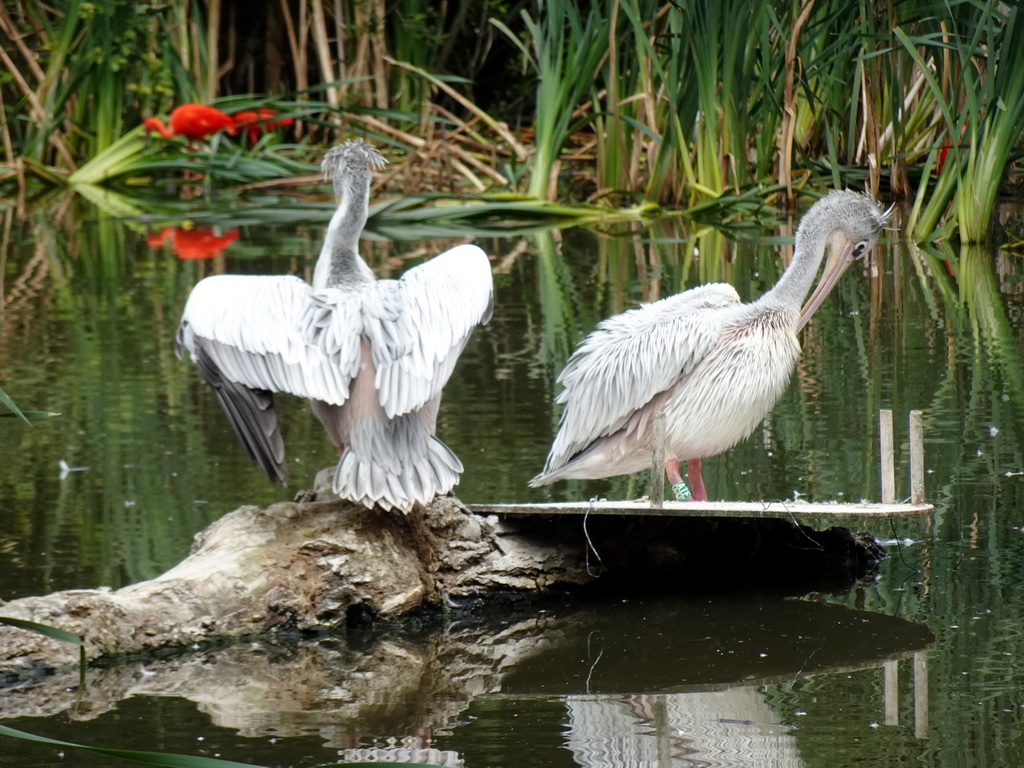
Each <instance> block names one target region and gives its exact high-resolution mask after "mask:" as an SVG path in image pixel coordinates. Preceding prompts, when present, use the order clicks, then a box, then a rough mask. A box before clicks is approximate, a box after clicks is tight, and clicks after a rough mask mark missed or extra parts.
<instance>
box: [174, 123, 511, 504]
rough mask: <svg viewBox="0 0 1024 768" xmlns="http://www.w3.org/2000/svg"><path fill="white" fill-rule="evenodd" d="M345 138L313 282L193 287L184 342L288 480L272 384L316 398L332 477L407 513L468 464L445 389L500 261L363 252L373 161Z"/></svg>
mask: <svg viewBox="0 0 1024 768" xmlns="http://www.w3.org/2000/svg"><path fill="white" fill-rule="evenodd" d="M384 162H385V160H384V158H383V157H382V156H381V155H380V153H379V152H378V151H377V150H376V149H374V148H373V147H372V146H370V145H369V144H366V143H365V142H362V141H348V142H345V143H344V144H342V145H340V146H338V147H334V148H333V149H331V150H330V151H329V152H328V153H327V155H326V157H325V158H324V162H323V170H324V174H325V176H326V177H328V178H330V177H332V176H333V179H334V191H335V193H336V194H337V195H338V196H339V197H340V198H341V200H340V202H339V205H338V208H337V210H335V212H334V215H333V216H332V217H331V221H330V224H329V225H328V227H327V237H326V238H325V240H324V245H323V248H322V249H321V251H320V257H319V259H318V260H317V264H316V268H315V270H314V272H313V285H312V286H310V285H308V284H307V283H305V282H304V281H303V280H300V279H299V278H298V277H293V276H266V277H264V276H258V277H257V276H240V275H219V276H216V277H208V278H206V279H205V280H201V281H200V282H199V283H198V284H197V285H196V287H195V288H194V289H193V290H192V293H191V295H190V296H189V298H188V302H187V303H186V305H185V311H184V313H183V315H182V319H181V325H180V326H179V327H178V335H177V341H176V349H177V352H178V356H179V357H180V356H181V355H182V353H183V351H184V350H188V351H189V353H190V355H191V357H192V360H193V361H194V362H195V364H196V366H198V368H199V371H200V372H201V373H202V375H203V378H204V379H206V381H207V383H208V384H209V385H210V387H211V388H212V389H213V392H214V394H215V395H216V396H217V400H218V401H219V402H220V404H221V406H222V407H223V409H224V412H225V414H227V417H228V420H229V421H230V422H231V426H232V427H234V429H235V433H236V434H237V435H238V437H239V439H241V441H242V444H243V445H244V446H245V448H246V450H247V451H248V452H249V455H250V457H252V460H253V461H254V462H255V463H256V464H258V465H259V466H260V467H262V469H263V471H264V472H265V473H266V474H267V477H268V478H269V479H270V480H271V482H273V481H275V480H280V481H281V482H282V483H284V482H287V480H288V470H287V469H286V467H285V458H284V442H283V441H282V439H281V433H280V432H279V431H278V427H277V416H276V413H275V412H274V400H273V393H275V392H287V393H289V394H293V395H298V396H299V397H308V398H310V400H311V401H312V407H313V413H314V414H316V417H317V418H318V419H319V420H320V422H321V423H322V424H323V425H324V428H325V429H326V430H327V434H328V435H329V436H330V438H331V440H332V441H333V442H334V445H335V446H337V448H338V454H339V460H338V465H337V467H336V468H335V471H334V478H333V483H332V487H333V490H334V492H335V493H337V494H338V495H339V496H341V497H342V498H345V499H350V500H352V501H355V502H358V503H361V504H364V505H366V506H368V507H370V506H373V505H380V506H381V507H384V508H385V509H391V508H397V509H401V510H404V511H408V510H410V509H412V507H413V506H414V505H415V504H417V503H420V504H426V503H427V502H429V501H430V500H431V499H432V498H433V497H434V496H435V495H436V494H438V493H447V492H448V491H449V490H451V488H452V486H454V485H455V483H457V482H458V479H459V473H461V472H462V463H461V462H460V461H459V459H458V457H457V456H456V455H455V454H454V453H452V451H451V449H449V448H448V446H446V445H445V444H444V443H442V442H441V441H440V440H438V439H437V437H435V436H434V432H435V429H436V421H437V411H438V407H439V405H440V402H441V389H442V387H444V385H445V383H446V382H447V381H448V378H449V377H450V376H451V373H452V369H453V368H454V367H455V362H456V360H458V357H459V354H460V353H461V352H462V348H463V347H464V346H465V344H466V341H467V339H468V338H469V334H470V333H471V332H472V330H473V328H474V327H475V326H477V325H478V324H480V323H486V322H487V321H488V320H489V319H490V316H491V308H492V292H493V288H492V284H491V268H490V263H489V261H488V259H487V256H486V255H485V254H484V252H483V251H482V250H480V249H479V248H477V247H476V246H475V245H460V246H457V247H455V248H452V249H451V250H448V251H446V252H444V253H442V254H441V255H439V256H436V257H435V258H433V259H431V260H430V261H428V262H426V263H425V264H421V265H420V266H418V267H415V268H413V269H410V270H409V271H408V272H406V273H405V274H404V275H403V276H402V277H401V278H400V279H398V280H379V281H378V280H375V279H374V276H373V272H372V271H371V270H370V268H369V266H367V264H366V262H364V261H363V259H362V258H361V257H360V256H359V252H358V246H359V235H360V233H361V232H362V230H363V226H364V225H365V224H366V217H367V210H368V205H369V196H370V177H371V173H372V170H373V169H375V168H380V167H382V166H383V165H384Z"/></svg>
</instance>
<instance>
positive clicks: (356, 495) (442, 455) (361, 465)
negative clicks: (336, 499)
mask: <svg viewBox="0 0 1024 768" xmlns="http://www.w3.org/2000/svg"><path fill="white" fill-rule="evenodd" d="M392 456H394V454H392ZM374 459H375V457H373V456H372V455H371V456H364V455H360V454H357V453H356V452H355V451H354V450H353V449H352V448H351V447H346V448H345V450H344V451H343V453H342V455H341V459H340V460H339V461H338V466H337V467H336V468H335V470H334V478H333V480H332V483H331V485H332V490H333V491H334V492H335V493H336V494H338V496H340V497H341V498H343V499H349V500H350V501H354V502H357V503H359V504H362V505H364V506H367V507H372V506H375V505H376V506H379V507H383V508H384V509H399V510H401V511H403V512H409V511H411V510H412V508H413V507H414V506H415V505H416V504H423V505H426V504H428V503H429V502H430V500H431V499H433V498H434V497H435V496H437V495H438V494H442V493H448V491H450V490H451V489H452V487H454V486H455V484H456V483H458V482H459V475H461V474H462V462H461V461H459V457H458V456H456V455H455V454H454V453H453V452H452V450H451V448H449V447H448V446H447V445H445V444H444V443H443V442H441V441H440V440H438V439H437V438H436V437H431V438H430V439H429V440H428V441H426V444H425V445H424V450H423V451H422V452H420V453H419V455H418V456H415V457H411V456H408V455H407V456H406V459H405V461H403V462H402V463H401V464H392V463H391V462H389V461H387V460H386V459H384V460H380V461H378V460H374Z"/></svg>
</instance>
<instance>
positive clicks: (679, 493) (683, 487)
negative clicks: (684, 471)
mask: <svg viewBox="0 0 1024 768" xmlns="http://www.w3.org/2000/svg"><path fill="white" fill-rule="evenodd" d="M672 493H674V494H675V496H676V501H686V500H687V499H688V498H690V497H691V496H693V494H692V493H690V488H689V486H687V484H686V482H685V481H683V480H680V481H679V482H678V483H675V484H674V485H673V486H672Z"/></svg>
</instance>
